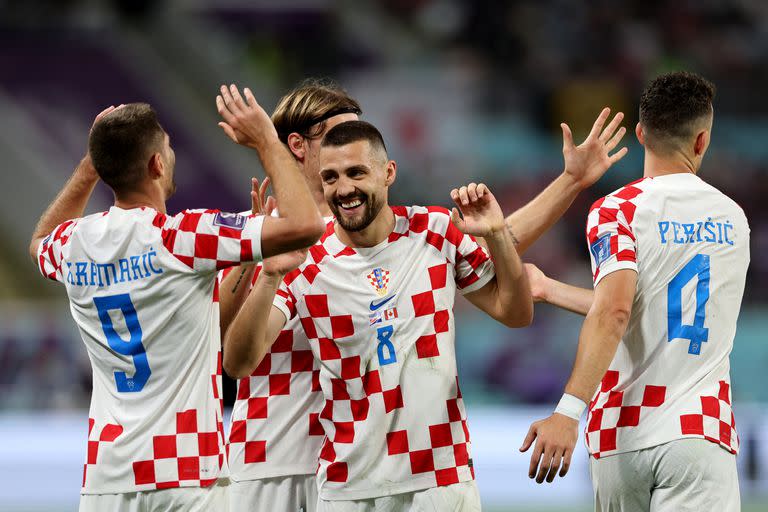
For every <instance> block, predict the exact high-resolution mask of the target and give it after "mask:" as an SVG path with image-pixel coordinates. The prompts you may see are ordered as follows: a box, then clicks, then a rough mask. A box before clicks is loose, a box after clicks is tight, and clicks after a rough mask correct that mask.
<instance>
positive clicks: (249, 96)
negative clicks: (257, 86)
mask: <svg viewBox="0 0 768 512" xmlns="http://www.w3.org/2000/svg"><path fill="white" fill-rule="evenodd" d="M243 94H244V95H245V101H246V102H247V103H248V106H251V107H253V106H256V105H258V104H259V102H258V101H256V97H255V96H254V95H253V92H251V90H250V89H249V88H248V87H246V88H245V89H243Z"/></svg>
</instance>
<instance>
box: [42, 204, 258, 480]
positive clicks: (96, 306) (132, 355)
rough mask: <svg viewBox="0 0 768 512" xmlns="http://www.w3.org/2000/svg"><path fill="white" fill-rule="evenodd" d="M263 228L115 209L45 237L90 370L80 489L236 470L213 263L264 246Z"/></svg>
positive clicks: (189, 214) (192, 214)
mask: <svg viewBox="0 0 768 512" xmlns="http://www.w3.org/2000/svg"><path fill="white" fill-rule="evenodd" d="M233 219H234V220H233ZM260 226H261V219H247V220H246V219H245V218H244V217H239V216H234V217H233V216H227V215H225V214H221V213H218V212H216V211H203V210H200V211H185V212H183V213H181V214H179V215H177V216H175V217H170V216H166V215H164V214H161V213H158V212H156V211H155V210H152V209H150V208H141V209H133V210H123V209H120V208H117V207H113V208H111V209H110V210H109V211H108V212H105V213H103V214H96V215H91V216H89V217H85V218H83V219H78V220H76V221H74V222H71V223H65V224H62V226H60V227H59V228H58V229H57V230H56V231H55V232H54V233H53V234H52V236H51V237H49V239H47V240H45V241H44V243H43V244H42V249H41V262H40V264H41V267H42V268H43V270H44V273H46V274H47V275H48V276H49V277H54V278H56V279H57V280H59V281H62V282H63V283H64V284H65V286H66V288H67V294H68V296H69V300H70V307H71V311H72V315H73V317H74V319H75V321H76V323H77V325H78V328H79V330H80V333H81V335H82V338H83V341H84V342H85V345H86V348H87V350H88V355H89V358H90V360H91V365H92V368H93V395H92V400H91V409H90V414H89V437H88V439H89V441H88V458H87V462H86V465H85V472H84V475H83V476H84V481H83V493H85V494H92V493H96V494H100V493H121V492H133V491H137V490H149V489H156V488H167V487H179V486H181V487H185V486H200V485H203V486H205V485H210V484H211V483H213V482H215V481H216V479H217V478H219V477H221V476H227V468H226V463H225V462H224V456H223V455H224V442H223V429H222V423H221V410H220V404H219V400H218V399H219V397H220V393H219V390H220V387H221V383H220V368H221V366H220V362H219V361H220V360H219V350H220V345H221V344H220V337H219V324H218V304H217V298H216V296H215V295H216V288H215V286H216V282H215V272H216V270H217V268H221V267H222V266H226V265H230V264H234V263H236V262H237V261H239V260H240V258H241V257H243V259H253V257H252V256H253V254H258V253H259V252H260V251H259V248H258V247H252V246H251V242H252V241H251V240H248V239H246V238H248V237H249V236H250V235H254V233H256V235H254V237H255V239H256V240H258V239H259V238H258V236H259V235H258V232H260ZM249 250H250V251H251V254H245V253H246V252H248V251H249ZM248 256H251V257H250V258H249V257H248ZM48 270H53V272H52V273H51V272H47V271H48Z"/></svg>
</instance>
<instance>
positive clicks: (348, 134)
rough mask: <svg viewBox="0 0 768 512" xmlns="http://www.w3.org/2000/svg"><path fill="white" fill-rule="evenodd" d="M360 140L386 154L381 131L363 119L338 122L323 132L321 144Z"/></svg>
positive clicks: (342, 144)
mask: <svg viewBox="0 0 768 512" xmlns="http://www.w3.org/2000/svg"><path fill="white" fill-rule="evenodd" d="M360 140H365V141H368V143H369V144H370V145H371V147H372V148H373V149H377V150H381V151H383V152H384V154H385V155H386V154H387V146H386V145H385V144H384V137H382V136H381V132H380V131H379V130H378V129H377V128H376V127H375V126H373V125H372V124H371V123H367V122H365V121H346V122H344V123H339V124H337V125H336V126H334V127H333V128H331V129H330V130H328V133H326V134H325V137H323V142H322V143H321V145H322V146H323V147H326V146H346V145H347V144H352V143H353V142H357V141H360Z"/></svg>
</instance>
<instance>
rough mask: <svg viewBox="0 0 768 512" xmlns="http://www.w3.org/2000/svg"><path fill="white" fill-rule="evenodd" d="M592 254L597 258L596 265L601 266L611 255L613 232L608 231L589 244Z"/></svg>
mask: <svg viewBox="0 0 768 512" xmlns="http://www.w3.org/2000/svg"><path fill="white" fill-rule="evenodd" d="M589 250H590V251H591V252H592V256H593V257H594V259H595V266H596V267H599V266H600V264H601V263H602V262H604V261H605V260H607V259H608V258H609V257H610V256H611V234H610V233H606V234H604V235H603V236H601V237H600V238H598V239H597V240H595V242H594V243H593V244H592V245H590V246H589Z"/></svg>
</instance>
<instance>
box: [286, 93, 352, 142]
mask: <svg viewBox="0 0 768 512" xmlns="http://www.w3.org/2000/svg"><path fill="white" fill-rule="evenodd" d="M348 113H352V114H358V115H359V114H362V110H361V109H360V104H359V103H358V102H357V101H356V100H355V99H354V98H352V97H350V96H349V95H348V94H347V92H346V91H345V90H344V89H342V88H341V87H339V85H338V84H336V83H335V82H334V81H332V80H327V79H326V80H320V79H315V78H310V79H307V80H305V81H303V82H302V83H300V84H299V85H298V86H297V87H296V88H295V89H293V90H292V91H291V92H289V93H288V94H286V95H285V96H283V97H282V98H281V99H280V102H279V103H278V104H277V107H276V108H275V111H274V113H273V114H272V122H273V123H274V125H275V129H276V130H277V135H278V136H279V137H280V140H281V141H283V143H287V142H288V136H289V135H290V134H291V133H298V134H299V135H301V136H302V137H305V138H312V137H316V136H318V135H319V134H320V133H322V132H323V130H324V129H325V121H326V119H328V118H330V117H333V116H335V115H339V114H348Z"/></svg>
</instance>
